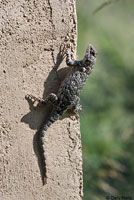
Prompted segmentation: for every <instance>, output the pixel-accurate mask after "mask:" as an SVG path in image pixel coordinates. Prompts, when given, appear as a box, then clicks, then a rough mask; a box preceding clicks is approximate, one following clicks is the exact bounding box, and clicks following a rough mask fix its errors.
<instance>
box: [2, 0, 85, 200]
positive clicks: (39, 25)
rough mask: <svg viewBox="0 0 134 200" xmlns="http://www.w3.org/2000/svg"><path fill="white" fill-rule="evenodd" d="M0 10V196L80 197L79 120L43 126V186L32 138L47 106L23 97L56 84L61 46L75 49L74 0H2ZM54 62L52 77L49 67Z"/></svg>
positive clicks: (10, 199)
mask: <svg viewBox="0 0 134 200" xmlns="http://www.w3.org/2000/svg"><path fill="white" fill-rule="evenodd" d="M0 14H1V16H2V17H1V18H0V38H1V39H0V46H1V47H0V52H1V64H0V132H1V134H0V143H1V144H0V148H1V150H0V156H1V165H0V170H1V177H0V179H1V183H0V190H1V191H0V199H3V200H18V199H20V200H23V199H28V200H37V199H38V200H54V199H55V200H70V199H72V200H73V199H77V200H79V199H81V195H82V155H81V141H80V129H79V121H77V120H72V119H69V118H64V119H62V120H59V121H57V122H56V123H54V124H53V125H52V126H51V127H50V128H49V130H48V131H47V135H46V137H45V145H46V157H47V160H46V162H47V176H48V183H47V185H45V186H43V185H42V181H41V174H40V169H39V165H38V159H37V155H36V146H35V145H34V140H35V135H36V131H37V130H38V128H39V126H40V125H41V123H42V121H43V119H44V117H45V116H47V115H48V114H49V111H50V109H51V108H50V107H48V106H46V107H39V106H37V108H36V107H32V105H31V104H29V103H28V102H27V101H26V100H25V95H26V94H27V93H28V94H29V93H30V94H33V95H35V96H40V97H45V96H46V95H47V94H49V93H50V92H52V91H53V92H55V91H56V90H57V88H58V87H59V82H60V81H59V78H60V79H63V77H64V73H65V70H61V68H65V67H66V65H65V61H64V60H63V61H62V60H61V57H60V55H58V53H59V48H60V45H61V44H62V43H66V42H67V43H69V44H70V45H71V47H72V49H74V53H76V52H75V51H76V34H77V33H76V13H75V2H74V0H8V1H6V0H2V1H0ZM57 55H58V56H57ZM60 63H61V64H60ZM59 64H60V66H59V70H60V71H59V73H58V76H59V78H57V75H56V73H55V72H54V70H53V67H54V66H58V65H59Z"/></svg>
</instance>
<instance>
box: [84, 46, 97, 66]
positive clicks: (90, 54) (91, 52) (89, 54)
mask: <svg viewBox="0 0 134 200" xmlns="http://www.w3.org/2000/svg"><path fill="white" fill-rule="evenodd" d="M96 55H97V52H96V50H95V48H94V47H93V46H92V45H91V44H89V45H88V48H87V50H86V53H85V56H84V58H83V60H82V61H83V64H84V65H86V66H92V65H94V63H95V62H96Z"/></svg>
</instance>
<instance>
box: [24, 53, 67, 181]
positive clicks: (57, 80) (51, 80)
mask: <svg viewBox="0 0 134 200" xmlns="http://www.w3.org/2000/svg"><path fill="white" fill-rule="evenodd" d="M62 61H63V56H62V55H61V50H60V51H59V53H58V55H57V57H56V63H55V65H54V67H53V68H52V70H51V72H50V73H49V75H48V77H47V79H46V80H45V82H44V92H43V99H45V98H46V96H48V95H49V94H50V93H52V92H53V93H56V92H57V90H58V88H59V86H60V84H61V82H62V80H64V78H65V76H66V74H67V72H68V67H65V68H62V69H59V70H58V71H56V70H57V69H58V67H59V66H60V64H61V63H62ZM27 101H28V103H29V109H30V112H29V113H28V114H26V115H25V116H23V117H22V118H21V122H24V123H26V124H28V125H29V127H30V128H31V129H33V130H37V131H36V133H35V135H34V137H33V149H34V152H35V154H36V157H37V159H38V166H39V169H40V173H41V177H42V182H43V184H44V180H43V177H44V175H46V166H44V167H45V169H44V167H43V166H42V161H41V158H40V146H39V131H40V127H41V125H42V124H43V122H44V121H45V120H46V118H47V117H48V115H49V114H50V112H51V110H52V106H51V105H45V106H40V105H37V106H36V107H34V106H33V103H32V102H31V101H30V100H29V99H27ZM44 170H45V171H44Z"/></svg>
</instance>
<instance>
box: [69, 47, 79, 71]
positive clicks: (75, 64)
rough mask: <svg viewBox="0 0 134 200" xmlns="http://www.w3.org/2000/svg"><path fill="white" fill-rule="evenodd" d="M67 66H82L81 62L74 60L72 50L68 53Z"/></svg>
mask: <svg viewBox="0 0 134 200" xmlns="http://www.w3.org/2000/svg"><path fill="white" fill-rule="evenodd" d="M66 64H67V65H68V66H70V67H71V66H79V64H80V61H78V60H72V58H71V53H70V50H67V51H66Z"/></svg>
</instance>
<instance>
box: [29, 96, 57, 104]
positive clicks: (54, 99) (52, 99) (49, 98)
mask: <svg viewBox="0 0 134 200" xmlns="http://www.w3.org/2000/svg"><path fill="white" fill-rule="evenodd" d="M26 98H27V99H29V100H31V101H32V102H33V103H34V102H38V103H39V104H44V105H45V104H47V103H50V104H53V105H57V103H58V97H57V95H56V94H54V93H51V94H49V95H48V96H47V97H46V98H45V99H42V98H37V97H35V96H33V95H31V94H27V95H26Z"/></svg>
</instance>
